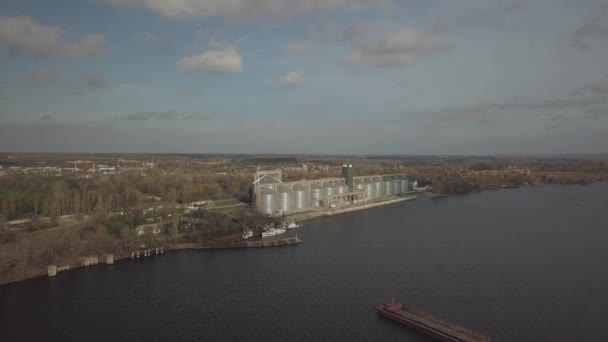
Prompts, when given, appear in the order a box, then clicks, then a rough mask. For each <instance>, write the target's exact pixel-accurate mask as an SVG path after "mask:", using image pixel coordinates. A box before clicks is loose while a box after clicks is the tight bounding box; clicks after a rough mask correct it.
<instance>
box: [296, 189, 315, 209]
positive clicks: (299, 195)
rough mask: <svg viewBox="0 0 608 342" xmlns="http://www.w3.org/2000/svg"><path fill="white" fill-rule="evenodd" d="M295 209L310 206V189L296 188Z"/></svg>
mask: <svg viewBox="0 0 608 342" xmlns="http://www.w3.org/2000/svg"><path fill="white" fill-rule="evenodd" d="M294 198H295V203H294V210H302V209H307V208H310V206H311V203H310V191H308V189H306V188H296V189H295V190H294Z"/></svg>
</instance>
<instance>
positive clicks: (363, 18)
mask: <svg viewBox="0 0 608 342" xmlns="http://www.w3.org/2000/svg"><path fill="white" fill-rule="evenodd" d="M0 151H5V152H126V153H139V152H146V153H265V154H266V153H276V154H288V153H295V154H302V153H306V154H397V155H415V154H564V153H567V154H596V153H608V0H577V1H572V0H529V1H525V0H485V1H484V0H461V1H453V0H374V1H365V0H54V1H42V0H3V1H2V2H1V3H0Z"/></svg>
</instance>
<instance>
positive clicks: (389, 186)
mask: <svg viewBox="0 0 608 342" xmlns="http://www.w3.org/2000/svg"><path fill="white" fill-rule="evenodd" d="M382 184H383V185H384V196H392V195H393V182H392V181H390V180H388V181H384V182H383V183H382Z"/></svg>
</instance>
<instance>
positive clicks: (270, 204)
mask: <svg viewBox="0 0 608 342" xmlns="http://www.w3.org/2000/svg"><path fill="white" fill-rule="evenodd" d="M259 196H260V198H259V202H258V205H259V208H258V209H259V210H260V212H262V213H264V214H272V213H273V212H274V211H275V210H277V198H278V197H277V193H276V192H274V191H263V192H262V193H260V195H259Z"/></svg>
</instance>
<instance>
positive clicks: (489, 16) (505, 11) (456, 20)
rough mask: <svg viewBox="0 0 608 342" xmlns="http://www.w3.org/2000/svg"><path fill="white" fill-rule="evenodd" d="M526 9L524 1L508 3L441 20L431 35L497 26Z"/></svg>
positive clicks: (434, 26) (517, 0) (516, 0)
mask: <svg viewBox="0 0 608 342" xmlns="http://www.w3.org/2000/svg"><path fill="white" fill-rule="evenodd" d="M526 8H527V3H526V1H524V0H515V1H510V2H508V3H507V4H505V5H502V6H498V7H496V8H488V9H485V10H481V11H479V12H477V13H473V14H469V15H463V16H458V17H452V18H443V19H441V20H440V21H438V22H437V23H436V24H435V25H433V28H432V29H431V32H432V33H444V32H452V31H457V30H460V29H464V28H473V27H488V26H490V27H493V26H499V25H500V24H501V23H502V22H503V20H504V18H505V17H506V16H508V15H511V14H515V13H519V12H522V11H523V10H525V9H526Z"/></svg>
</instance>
